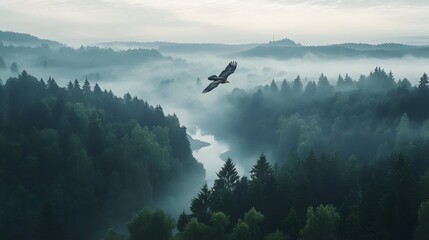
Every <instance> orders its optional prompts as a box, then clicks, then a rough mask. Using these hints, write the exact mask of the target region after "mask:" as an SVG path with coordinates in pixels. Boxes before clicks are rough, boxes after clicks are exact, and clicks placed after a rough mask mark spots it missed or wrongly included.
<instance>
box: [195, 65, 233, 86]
mask: <svg viewBox="0 0 429 240" xmlns="http://www.w3.org/2000/svg"><path fill="white" fill-rule="evenodd" d="M236 68H237V62H236V61H232V62H230V63H229V64H228V66H226V68H225V70H223V71H222V72H221V73H220V74H219V77H218V76H216V75H212V76H210V77H209V78H208V79H209V80H211V81H213V82H212V83H210V84H209V85H208V86H207V87H206V88H205V89H204V90H203V93H207V92H210V91H211V90H213V89H214V88H215V87H217V86H218V85H219V84H221V83H229V82H228V81H227V80H226V79H227V78H228V76H229V75H231V74H232V73H234V71H235V69H236Z"/></svg>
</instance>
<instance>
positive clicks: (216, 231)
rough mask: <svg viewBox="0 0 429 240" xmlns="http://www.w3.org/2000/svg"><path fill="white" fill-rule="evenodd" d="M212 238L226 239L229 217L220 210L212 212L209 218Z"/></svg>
mask: <svg viewBox="0 0 429 240" xmlns="http://www.w3.org/2000/svg"><path fill="white" fill-rule="evenodd" d="M209 224H210V227H211V228H212V234H211V235H212V238H213V239H219V240H222V239H227V235H226V230H227V227H228V225H229V217H228V216H227V215H225V214H224V213H222V212H214V213H213V214H212V216H211V218H210V223H209Z"/></svg>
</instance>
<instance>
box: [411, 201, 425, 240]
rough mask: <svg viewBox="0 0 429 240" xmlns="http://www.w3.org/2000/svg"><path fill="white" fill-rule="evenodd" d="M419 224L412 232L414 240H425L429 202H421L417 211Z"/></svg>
mask: <svg viewBox="0 0 429 240" xmlns="http://www.w3.org/2000/svg"><path fill="white" fill-rule="evenodd" d="M418 218H419V224H418V226H417V228H416V229H415V231H414V240H425V239H428V237H429V200H428V201H426V202H422V203H421V204H420V208H419V211H418Z"/></svg>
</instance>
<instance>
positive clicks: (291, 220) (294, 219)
mask: <svg viewBox="0 0 429 240" xmlns="http://www.w3.org/2000/svg"><path fill="white" fill-rule="evenodd" d="M298 221H299V219H298V216H297V214H296V211H295V208H293V207H292V208H291V209H290V210H289V213H288V215H287V217H286V219H284V221H283V224H282V225H283V227H282V229H283V230H284V232H285V233H286V234H287V235H288V236H290V237H291V238H292V239H297V238H298V235H299V222H298Z"/></svg>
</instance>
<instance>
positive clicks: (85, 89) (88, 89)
mask: <svg viewBox="0 0 429 240" xmlns="http://www.w3.org/2000/svg"><path fill="white" fill-rule="evenodd" d="M82 91H83V93H90V92H91V84H90V83H89V82H88V79H85V82H84V83H83V86H82Z"/></svg>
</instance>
